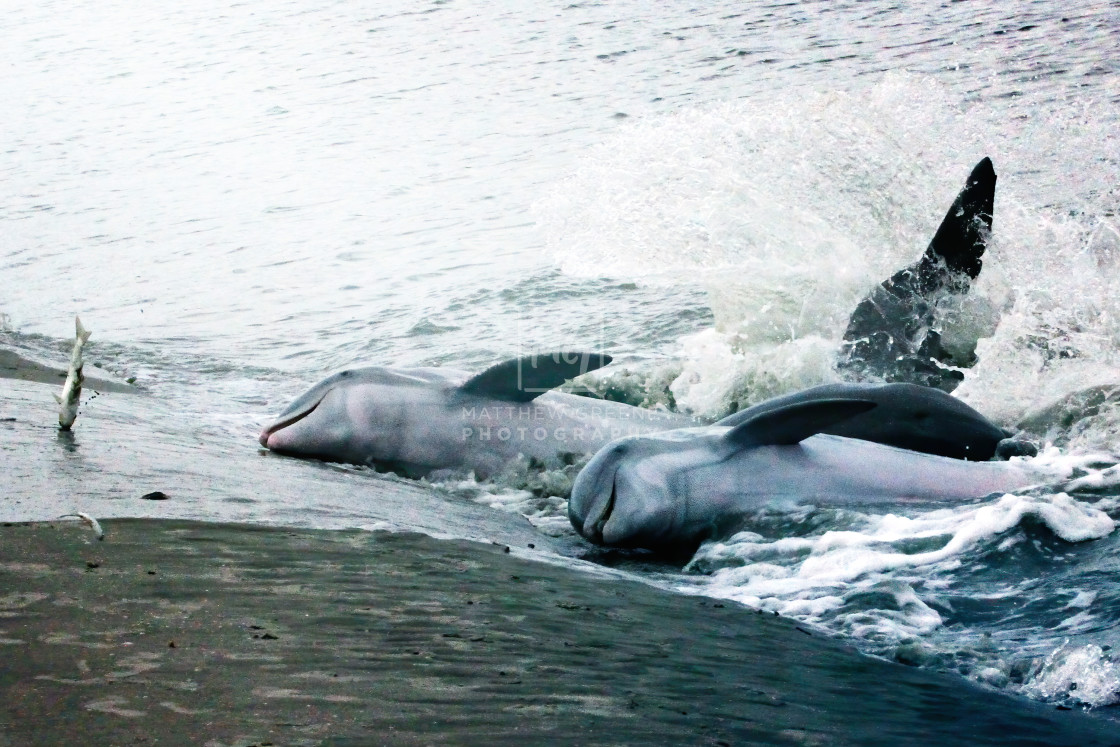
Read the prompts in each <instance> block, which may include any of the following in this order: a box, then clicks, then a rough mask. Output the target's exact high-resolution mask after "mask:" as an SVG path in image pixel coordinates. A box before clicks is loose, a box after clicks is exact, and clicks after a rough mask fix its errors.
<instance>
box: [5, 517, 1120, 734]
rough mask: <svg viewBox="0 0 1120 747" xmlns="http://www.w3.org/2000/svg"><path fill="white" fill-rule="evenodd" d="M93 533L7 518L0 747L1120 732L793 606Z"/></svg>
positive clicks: (429, 552)
mask: <svg viewBox="0 0 1120 747" xmlns="http://www.w3.org/2000/svg"><path fill="white" fill-rule="evenodd" d="M105 528H106V531H107V535H106V538H105V540H104V541H103V542H98V541H96V540H95V539H94V535H93V532H92V531H91V530H90V529H89V528H87V527H86V526H84V525H83V524H81V523H78V522H59V523H55V524H34V525H27V524H16V525H8V526H5V527H2V528H0V590H2V591H0V652H2V656H3V662H4V666H3V667H2V668H0V744H14V745H23V744H42V745H53V744H98V745H100V744H198V745H202V744H211V745H219V744H221V745H250V744H258V745H259V744H266V743H272V744H321V743H327V744H353V745H364V744H421V743H422V744H431V743H448V744H499V743H507V744H513V743H517V744H526V743H529V744H543V743H547V744H661V743H670V744H723V743H726V744H808V745H816V744H860V745H867V744H882V745H897V744H930V743H933V742H941V743H946V744H1069V745H1074V744H1077V745H1089V744H1111V743H1116V742H1117V741H1118V739H1120V733H1118V732H1117V729H1116V725H1115V724H1113V723H1108V722H1105V721H1102V720H1098V719H1095V718H1094V717H1092V716H1087V715H1085V714H1082V713H1078V712H1069V711H1065V712H1063V711H1057V710H1055V709H1054V708H1053V707H1050V706H1044V705H1041V704H1036V703H1031V702H1028V701H1026V700H1022V699H1017V698H1012V697H1006V696H1002V695H998V694H992V693H989V692H986V691H983V690H980V689H979V688H976V687H973V686H972V685H970V684H968V683H966V682H964V681H963V680H960V679H959V678H954V677H948V676H940V675H935V674H931V673H928V672H924V671H920V670H916V669H910V668H907V667H903V666H901V665H898V664H891V663H888V662H883V661H879V660H876V659H871V658H869V657H865V656H860V655H858V654H855V653H853V652H852V651H850V650H847V649H845V648H843V647H842V646H839V645H838V644H837V643H836V642H835V641H832V640H828V639H824V638H820V637H817V636H814V635H809V634H807V633H806V632H803V631H802V630H800V629H799V628H798V626H797V625H796V624H795V623H793V622H791V621H789V620H785V619H780V618H775V617H773V616H771V615H759V614H757V613H755V612H753V611H751V610H748V609H746V608H743V607H740V606H737V605H733V604H720V603H717V602H714V601H713V600H707V599H701V598H695V597H686V596H679V595H674V594H669V593H665V592H661V591H658V590H656V589H653V588H650V587H647V586H644V585H642V584H639V583H634V582H627V581H619V580H617V579H599V578H595V577H593V576H592V575H590V574H586V573H580V572H577V571H574V570H570V569H566V568H562V567H558V566H553V565H549V564H545V563H539V562H533V561H529V560H525V559H521V558H518V557H516V556H515V555H513V554H509V553H507V552H505V549H504V547H501V546H494V545H483V544H479V543H470V542H463V541H451V540H435V539H431V538H429V537H426V536H424V535H416V534H393V533H381V532H361V531H324V530H288V529H280V528H261V527H250V526H240V525H228V524H205V523H197V522H185V521H168V520H151V519H148V520H113V521H108V522H105ZM1114 735H1115V736H1117V739H1114V738H1113V736H1114Z"/></svg>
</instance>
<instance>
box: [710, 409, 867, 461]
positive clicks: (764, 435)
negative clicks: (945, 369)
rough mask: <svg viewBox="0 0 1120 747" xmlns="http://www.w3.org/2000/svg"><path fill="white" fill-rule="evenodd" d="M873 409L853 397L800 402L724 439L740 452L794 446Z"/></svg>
mask: <svg viewBox="0 0 1120 747" xmlns="http://www.w3.org/2000/svg"><path fill="white" fill-rule="evenodd" d="M874 407H878V405H877V404H876V403H875V402H872V401H870V400H866V399H855V398H850V397H837V398H835V399H821V400H816V401H814V402H799V403H797V404H795V405H790V406H788V407H782V408H779V409H776V410H770V411H769V412H763V413H760V414H759V415H756V416H755V417H753V418H750V419H748V420H745V421H744V422H742V423H740V424H739V425H737V426H735V427H734V428H732V429H731V430H730V431H728V432H727V434H726V435H725V436H724V439H725V440H726V441H728V442H729V443H731V444H734V445H735V446H737V447H739V448H740V449H750V448H753V447H755V446H791V445H793V444H796V443H799V442H801V441H804V440H805V439H806V438H808V437H809V436H814V435H816V434H818V433H820V432H822V431H823V430H825V429H826V428H828V427H829V426H831V425H835V424H836V423H839V422H840V421H842V420H847V419H848V418H851V417H855V416H856V415H859V414H860V413H864V412H867V411H868V410H870V409H872V408H874Z"/></svg>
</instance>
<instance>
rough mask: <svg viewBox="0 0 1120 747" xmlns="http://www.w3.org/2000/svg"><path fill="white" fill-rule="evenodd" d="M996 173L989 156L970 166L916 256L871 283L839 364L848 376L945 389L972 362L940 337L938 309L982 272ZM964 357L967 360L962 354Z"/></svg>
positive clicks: (954, 383)
mask: <svg viewBox="0 0 1120 747" xmlns="http://www.w3.org/2000/svg"><path fill="white" fill-rule="evenodd" d="M995 192H996V172H995V169H994V168H993V166H992V161H991V159H990V158H984V159H983V160H981V161H980V163H978V164H976V166H975V167H974V168H973V169H972V172H971V173H970V174H969V175H968V179H967V180H966V181H965V185H964V187H963V188H962V189H961V191H960V193H958V194H957V197H956V199H955V200H954V201H953V204H952V205H951V206H950V207H949V211H948V212H947V213H946V214H945V218H944V220H942V222H941V225H940V226H939V227H938V229H937V232H936V233H935V234H934V236H933V240H931V241H930V243H929V246H928V247H926V250H925V252H924V253H923V254H922V256H921V258H919V259H918V261H917V262H915V263H914V264H912V265H910V266H908V267H905V268H903V269H901V270H899V271H898V272H896V273H895V274H894V275H892V276H891V277H889V278H887V279H886V280H884V281H883V282H882V283H880V284H879V285H877V286H876V287H875V288H874V289H873V290H872V291H871V293H870V294H868V296H867V297H866V298H864V299H863V300H862V301H860V303H859V304H858V305H857V306H856V308H855V310H854V311H853V312H852V315H851V317H850V318H849V320H848V327H847V329H846V330H845V332H844V342H843V344H842V346H841V349H840V353H839V356H838V358H837V363H836V367H837V370H838V371H839V372H840V373H841V375H842V376H844V377H845V378H847V379H850V380H857V381H861V380H879V381H902V382H909V383H912V384H923V385H925V386H930V387H935V388H938V389H942V390H944V391H946V392H951V391H953V389H955V388H956V387H957V385H958V384H960V383H961V381H962V380H963V379H964V374H963V373H961V371H960V370H958V369H959V368H961V367H967V366H971V365H973V364H974V363H975V362H976V360H975V354H974V353H973V352H972V351H968V352H967V353H964V354H962V353H961V352H959V351H957V352H954V351H951V350H949V349H947V347H946V346H945V345H944V344H943V343H942V339H941V334H940V332H939V331H938V329H937V327H938V312H939V309H940V307H942V306H944V305H945V304H946V303H952V301H953V300H954V299H959V298H960V297H962V296H964V295H965V294H966V293H968V290H969V288H970V286H971V283H972V281H974V280H976V278H977V277H979V276H980V269H981V268H982V267H983V260H982V259H981V258H982V256H983V254H984V250H985V249H986V247H987V242H988V238H989V237H990V236H991V232H992V213H993V207H994V204H995ZM962 358H965V359H962Z"/></svg>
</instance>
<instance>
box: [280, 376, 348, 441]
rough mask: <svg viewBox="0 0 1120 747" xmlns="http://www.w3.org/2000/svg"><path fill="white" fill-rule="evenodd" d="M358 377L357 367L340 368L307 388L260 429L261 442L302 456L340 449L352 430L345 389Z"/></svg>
mask: <svg viewBox="0 0 1120 747" xmlns="http://www.w3.org/2000/svg"><path fill="white" fill-rule="evenodd" d="M357 378H358V377H357V376H355V372H354V371H341V372H339V373H336V374H334V375H333V376H329V377H327V378H326V379H324V380H323V381H320V382H319V383H318V384H316V385H315V386H313V387H311V388H310V389H308V390H307V391H306V392H304V393H303V394H301V395H300V396H299V397H297V398H296V399H295V400H294V401H293V402H292V404H290V405H288V407H287V409H285V410H284V412H282V413H280V415H279V416H278V417H277V418H276V420H274V421H273V422H272V424H271V425H268V426H266V427H265V429H264V430H262V431H261V435H260V439H259V440H260V443H261V446H264V447H266V448H268V449H271V450H273V451H280V452H285V453H289V454H299V455H303V456H322V455H327V454H332V453H335V452H337V451H339V449H340V448H341V447H342V446H343V443H342V442H343V441H345V440H347V438H348V432H349V430H350V429H349V428H348V427H347V425H348V421H349V418H348V417H347V414H346V407H345V400H346V397H345V390H346V388H347V386H348V385H350V384H352V383H353V382H354V381H355V380H356V379H357Z"/></svg>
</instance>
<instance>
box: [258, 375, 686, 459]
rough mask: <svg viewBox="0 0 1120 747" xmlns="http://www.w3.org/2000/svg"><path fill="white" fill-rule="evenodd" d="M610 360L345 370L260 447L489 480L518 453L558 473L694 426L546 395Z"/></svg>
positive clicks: (289, 414) (309, 395) (272, 428)
mask: <svg viewBox="0 0 1120 747" xmlns="http://www.w3.org/2000/svg"><path fill="white" fill-rule="evenodd" d="M610 361H611V358H610V356H607V355H596V354H588V353H553V354H550V355H546V356H527V357H524V358H516V359H512V360H508V361H504V362H502V363H499V364H497V365H495V366H492V367H490V368H488V369H486V370H485V371H483V372H482V373H480V374H477V375H475V376H471V375H470V374H467V373H465V372H462V371H456V370H454V369H446V368H385V367H370V368H358V369H353V370H349V371H342V372H341V373H337V374H334V375H333V376H330V377H329V378H327V379H325V380H323V381H321V382H319V383H318V384H316V385H315V386H313V387H312V388H311V389H310V390H308V391H307V392H306V393H305V394H303V395H301V396H300V397H298V398H297V399H296V400H295V401H294V402H292V404H291V405H289V406H288V408H287V409H286V410H284V412H283V413H281V414H280V416H279V417H278V418H277V419H276V420H275V421H274V422H273V423H272V424H271V425H269V426H267V427H266V428H265V429H264V430H263V431H262V432H261V435H260V443H261V445H262V446H264V447H267V448H268V449H270V450H272V451H276V452H280V453H283V454H291V455H294V456H302V457H313V458H318V459H324V460H327V461H337V462H347V463H351V464H364V465H372V466H375V467H378V468H382V469H389V470H392V471H394V472H398V473H400V474H403V475H405V476H408V477H421V476H424V475H431V474H432V473H436V472H439V471H441V470H452V471H458V472H468V471H473V472H474V474H475V476H476V477H479V478H486V477H490V476H492V475H494V474H496V473H498V472H501V470H502V469H503V468H504V467H505V466H506V465H507V464H509V463H510V462H511V461H512V460H514V459H515V458H517V456H518V455H519V454H522V455H524V456H525V457H527V458H529V459H532V460H536V461H537V462H539V463H540V464H542V465H544V466H546V467H550V468H556V467H560V466H563V465H564V464H565V463H571V462H572V461H573V460H574V458H578V457H581V456H584V455H586V454H593V453H595V452H596V451H597V450H598V449H599V448H601V447H602V446H603V445H605V444H606V443H608V442H609V441H611V440H613V439H615V438H619V437H621V436H625V435H639V434H645V433H651V432H655V431H660V430H666V429H670V428H680V427H685V426H689V425H695V424H696V421H695V420H693V419H692V418H690V417H687V416H685V415H678V414H675V413H669V412H665V411H658V410H646V409H643V408H639V407H633V406H631V405H626V404H622V403H619V402H607V401H603V400H596V399H591V398H588V397H580V396H577V395H573V394H566V393H563V392H554V391H550V390H551V389H553V388H554V387H557V386H559V385H560V384H562V383H564V382H565V381H566V380H568V379H571V378H573V377H575V376H578V375H580V374H583V373H586V372H588V371H593V370H595V369H597V368H601V367H602V366H605V365H607V364H608V363H610Z"/></svg>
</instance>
